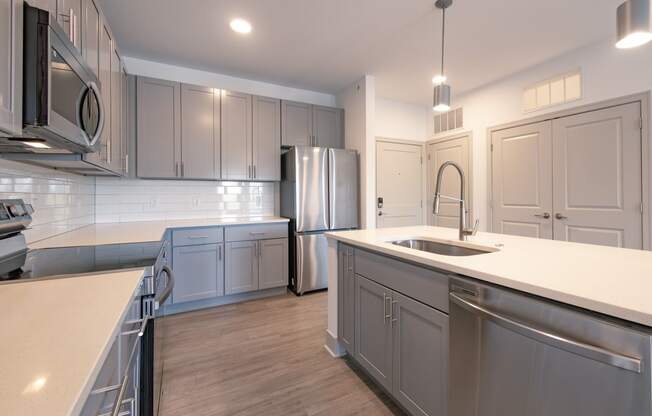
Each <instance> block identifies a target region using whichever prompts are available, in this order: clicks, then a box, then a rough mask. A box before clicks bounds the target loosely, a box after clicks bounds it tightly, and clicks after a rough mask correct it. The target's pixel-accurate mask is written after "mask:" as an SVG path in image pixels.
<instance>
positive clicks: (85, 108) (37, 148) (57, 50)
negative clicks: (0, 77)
mask: <svg viewBox="0 0 652 416" xmlns="http://www.w3.org/2000/svg"><path fill="white" fill-rule="evenodd" d="M55 19H56V16H53V15H50V14H49V13H48V12H47V11H45V10H42V9H38V8H35V7H31V6H28V5H27V4H26V5H25V9H24V23H23V31H24V42H23V128H24V133H23V135H22V136H20V137H3V138H0V153H3V157H5V158H11V159H17V160H21V161H25V162H32V163H37V162H38V164H43V165H48V166H54V167H59V168H66V167H67V168H70V170H74V168H75V167H76V168H77V169H78V170H80V171H81V172H83V171H84V170H87V171H88V170H91V171H93V170H97V169H100V168H101V166H100V165H99V164H98V163H96V162H94V159H93V158H92V157H90V158H89V157H86V156H84V155H85V154H87V153H93V152H95V151H97V150H99V148H100V140H101V134H102V129H103V127H104V107H103V104H102V97H101V95H100V83H99V81H98V79H97V77H96V76H95V75H94V73H93V71H92V70H91V69H90V68H89V67H88V65H87V64H86V62H85V60H84V58H83V57H82V56H81V54H80V53H79V51H78V50H77V48H75V46H74V45H73V43H72V42H71V40H70V39H69V37H68V35H66V33H65V32H64V31H63V30H62V29H61V27H60V26H59V24H57V22H56V20H55Z"/></svg>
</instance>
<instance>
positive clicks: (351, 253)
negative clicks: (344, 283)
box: [347, 249, 353, 272]
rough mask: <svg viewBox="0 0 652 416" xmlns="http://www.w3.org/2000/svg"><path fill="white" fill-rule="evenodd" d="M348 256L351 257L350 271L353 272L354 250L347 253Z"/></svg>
mask: <svg viewBox="0 0 652 416" xmlns="http://www.w3.org/2000/svg"><path fill="white" fill-rule="evenodd" d="M347 256H349V271H350V272H352V271H353V261H352V260H351V259H352V258H353V250H352V249H350V250H349V252H348V253H347Z"/></svg>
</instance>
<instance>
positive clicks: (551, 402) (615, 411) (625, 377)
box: [449, 278, 652, 416]
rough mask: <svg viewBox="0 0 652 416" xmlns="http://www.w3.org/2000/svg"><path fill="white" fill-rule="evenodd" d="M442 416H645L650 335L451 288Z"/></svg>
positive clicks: (509, 296) (525, 298) (508, 296)
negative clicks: (446, 413) (447, 381)
mask: <svg viewBox="0 0 652 416" xmlns="http://www.w3.org/2000/svg"><path fill="white" fill-rule="evenodd" d="M449 298H450V351H451V353H450V373H449V376H450V390H449V414H450V415H455V416H523V415H532V416H615V415H623V416H624V415H631V416H642V415H650V414H651V412H652V393H651V392H652V385H651V380H652V378H651V377H652V376H651V374H650V370H651V369H652V366H651V365H650V358H651V357H650V350H651V342H652V337H651V332H650V330H649V328H643V327H640V326H637V325H634V324H631V323H628V322H624V321H620V320H616V319H612V318H609V317H605V316H602V315H598V314H594V313H591V312H588V311H584V310H580V309H577V308H573V307H570V306H567V305H562V304H559V303H555V302H552V301H547V300H543V299H540V298H537V297H534V296H530V295H525V294H523V293H520V292H515V291H512V290H508V289H503V288H499V287H496V286H493V285H486V284H482V283H478V282H475V281H471V280H467V279H457V278H454V279H451V287H450V294H449Z"/></svg>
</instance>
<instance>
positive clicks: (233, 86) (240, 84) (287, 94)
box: [124, 56, 335, 106]
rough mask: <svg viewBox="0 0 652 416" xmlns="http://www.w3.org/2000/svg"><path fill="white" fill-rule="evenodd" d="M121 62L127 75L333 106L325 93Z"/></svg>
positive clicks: (136, 61) (127, 59)
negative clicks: (125, 68)
mask: <svg viewBox="0 0 652 416" xmlns="http://www.w3.org/2000/svg"><path fill="white" fill-rule="evenodd" d="M124 61H125V66H126V67H127V72H129V73H130V74H134V75H142V76H146V77H152V78H161V79H167V80H170V81H178V82H185V83H188V84H197V85H204V86H207V87H214V88H224V89H230V90H234V91H239V92H244V93H248V94H256V95H262V96H265V97H274V98H280V99H283V100H293V101H301V102H306V103H310V104H318V105H326V106H335V96H334V95H332V94H324V93H321V92H315V91H309V90H303V89H298V88H291V87H286V86H283V85H277V84H270V83H267V82H261V81H254V80H250V79H245V78H238V77H232V76H228V75H222V74H218V73H215V72H207V71H200V70H197V69H192V68H187V67H182V66H176V65H168V64H164V63H160V62H154V61H147V60H144V59H139V58H133V57H130V56H125V57H124Z"/></svg>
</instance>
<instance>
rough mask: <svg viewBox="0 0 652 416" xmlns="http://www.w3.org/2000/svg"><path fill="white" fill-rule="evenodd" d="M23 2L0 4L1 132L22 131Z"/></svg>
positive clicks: (1, 1) (10, 0)
mask: <svg viewBox="0 0 652 416" xmlns="http://www.w3.org/2000/svg"><path fill="white" fill-rule="evenodd" d="M22 39H23V1H22V0H0V131H4V132H6V133H16V134H17V133H20V132H21V131H22V128H23V126H22V122H23V121H22V120H23V119H22V113H23V107H22V105H23V104H22V96H23V71H22V59H23V58H22V57H23V41H22Z"/></svg>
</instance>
